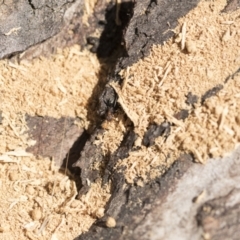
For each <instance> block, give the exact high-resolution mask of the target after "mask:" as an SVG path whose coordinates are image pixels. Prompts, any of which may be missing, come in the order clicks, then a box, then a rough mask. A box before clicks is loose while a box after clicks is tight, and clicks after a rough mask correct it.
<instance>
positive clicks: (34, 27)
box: [0, 0, 83, 58]
mask: <svg viewBox="0 0 240 240" xmlns="http://www.w3.org/2000/svg"><path fill="white" fill-rule="evenodd" d="M82 4H83V1H82V0H78V1H72V0H61V1H57V0H54V1H49V0H43V1H35V0H31V1H26V0H20V1H19V0H6V1H2V3H1V5H0V11H1V17H0V22H1V27H0V33H1V34H0V46H1V47H0V58H3V57H5V56H9V55H11V54H14V53H18V52H22V51H24V50H26V49H27V48H28V47H30V46H33V45H35V44H37V43H40V42H42V41H44V40H46V39H48V38H50V37H52V36H54V35H56V34H57V33H58V32H59V31H60V30H61V29H62V28H63V26H64V25H65V24H66V23H67V22H69V21H70V19H71V18H72V17H73V14H74V12H75V11H76V10H77V8H82Z"/></svg>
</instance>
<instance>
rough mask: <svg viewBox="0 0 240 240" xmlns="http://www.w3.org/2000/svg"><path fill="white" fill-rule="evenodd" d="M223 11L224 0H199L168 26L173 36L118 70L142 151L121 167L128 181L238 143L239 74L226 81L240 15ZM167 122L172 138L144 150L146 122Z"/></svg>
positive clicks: (235, 57)
mask: <svg viewBox="0 0 240 240" xmlns="http://www.w3.org/2000/svg"><path fill="white" fill-rule="evenodd" d="M225 6H226V1H224V0H221V1H219V0H216V1H201V2H200V3H199V5H198V6H197V7H196V8H195V9H193V10H192V11H191V12H190V13H189V14H187V15H186V16H185V17H183V18H182V19H180V20H179V25H178V27H177V28H176V29H170V31H174V32H175V37H173V38H172V39H170V40H169V41H167V42H165V43H164V44H163V45H155V46H153V47H152V50H151V52H150V55H149V56H148V57H146V58H144V59H142V60H140V61H138V62H137V63H136V64H134V65H132V66H130V67H128V68H127V69H124V70H122V71H121V76H122V79H123V82H122V86H119V85H118V84H116V83H111V86H112V87H113V88H114V89H115V91H116V92H117V94H118V96H119V100H118V102H119V104H120V105H121V106H122V109H123V110H124V112H125V113H126V115H127V116H128V117H129V119H130V120H131V121H132V123H133V124H134V131H135V132H136V133H137V134H138V135H139V139H138V140H137V141H138V143H136V145H138V146H139V150H138V151H136V152H135V151H134V152H131V153H130V155H129V157H128V158H126V159H124V160H122V161H121V163H119V164H118V166H119V165H120V166H125V167H126V170H125V176H126V179H127V181H128V182H129V183H133V182H137V183H140V185H141V184H142V181H143V182H145V181H148V180H149V179H153V178H155V177H156V176H159V175H160V174H162V173H163V172H164V171H165V170H166V169H167V168H169V167H170V166H171V164H172V163H173V162H174V161H175V160H176V159H177V158H178V157H179V156H180V155H181V153H184V152H187V153H192V154H193V155H194V156H195V160H196V161H198V162H201V163H205V162H206V160H207V159H208V158H209V157H221V156H223V155H224V154H226V153H228V152H231V151H232V150H234V148H235V147H236V146H237V145H238V143H239V140H240V139H239V137H240V133H239V117H238V113H239V106H240V101H239V97H238V96H239V95H238V94H237V92H239V91H240V88H239V87H240V86H239V84H238V82H237V81H238V80H239V77H237V76H235V78H234V79H231V80H229V83H227V84H225V85H224V82H225V80H226V79H227V78H228V77H229V75H231V74H233V73H234V72H236V71H237V69H239V66H240V18H239V15H240V10H237V11H235V12H233V13H221V10H222V9H224V7H225ZM237 79H238V80H237ZM219 84H222V85H223V86H224V89H223V90H221V91H220V93H219V94H217V96H216V97H213V98H210V99H207V100H206V101H205V102H204V104H203V105H202V101H201V97H202V96H203V95H204V94H205V93H206V92H207V91H208V90H210V89H212V88H213V87H216V86H217V85H219ZM190 92H191V93H192V94H193V95H197V96H198V99H199V100H198V102H197V103H195V104H193V105H191V104H188V103H187V101H186V100H187V98H186V96H187V95H188V93H190ZM182 109H185V110H188V112H189V113H190V117H189V118H187V119H186V120H185V121H184V120H179V119H176V118H175V117H174V115H175V114H177V113H179V112H180V111H181V110H182ZM164 121H168V122H170V123H171V124H172V126H171V133H170V135H169V136H168V137H167V138H166V137H159V138H157V139H156V141H155V145H154V146H151V147H149V148H146V147H144V146H141V144H139V143H140V142H141V141H142V139H143V136H144V133H145V132H146V130H147V128H148V126H149V124H151V123H156V124H161V123H162V122H164ZM110 131H113V129H110ZM106 141H107V139H106ZM118 166H117V167H118Z"/></svg>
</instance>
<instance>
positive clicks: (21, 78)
mask: <svg viewBox="0 0 240 240" xmlns="http://www.w3.org/2000/svg"><path fill="white" fill-rule="evenodd" d="M104 69H105V66H104V65H101V64H100V63H99V61H98V60H97V58H96V56H95V55H93V54H91V53H90V52H88V51H80V48H79V46H73V47H71V48H68V49H65V50H59V52H58V53H57V54H56V55H54V56H52V57H50V58H48V59H47V58H39V59H35V60H34V61H33V62H22V63H21V64H16V63H12V62H9V61H7V60H1V61H0V86H1V103H0V113H1V118H0V141H1V145H0V189H1V196H0V206H1V213H0V239H44V240H45V239H46V240H49V239H52V240H57V239H58V240H61V239H62V240H65V239H70V240H72V239H74V238H75V237H77V236H78V235H80V234H81V233H83V232H85V231H87V230H88V229H89V227H90V226H91V225H92V223H93V222H94V221H95V220H96V219H97V218H98V217H101V216H102V215H103V214H104V207H105V204H106V202H107V201H108V199H109V197H110V186H109V185H106V186H105V187H104V188H102V187H101V184H100V183H99V182H96V183H92V184H91V189H90V191H89V192H88V193H87V194H86V195H84V196H82V197H81V198H79V199H75V198H76V197H77V189H76V184H75V181H74V179H72V178H71V177H69V176H66V175H65V174H62V173H60V172H59V171H58V169H56V168H55V167H54V166H53V165H52V162H51V161H50V160H49V159H47V158H40V157H39V158H38V159H37V158H36V157H35V156H32V155H31V154H29V153H26V151H25V149H26V148H27V147H29V146H31V145H33V144H35V142H34V141H33V140H31V139H30V140H29V139H28V136H27V134H26V132H27V131H28V127H27V124H26V122H25V114H26V113H27V114H30V115H33V116H34V115H41V116H45V115H47V116H52V117H55V118H60V117H62V116H71V117H79V118H81V119H82V124H81V126H80V127H85V128H87V127H88V125H89V118H88V117H89V115H90V112H87V107H88V104H89V103H88V101H89V99H91V97H92V94H98V91H99V89H98V87H99V86H97V83H98V81H99V79H100V80H101V81H104V80H105V75H104V74H105V73H104ZM100 70H101V73H102V75H100V74H99V72H100ZM95 99H96V98H95ZM90 104H91V107H92V106H93V105H94V102H91V103H90ZM87 114H88V116H87Z"/></svg>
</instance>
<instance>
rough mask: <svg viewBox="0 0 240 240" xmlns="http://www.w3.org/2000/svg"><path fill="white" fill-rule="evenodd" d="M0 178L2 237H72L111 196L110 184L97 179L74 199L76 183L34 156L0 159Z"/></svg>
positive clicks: (87, 223) (84, 228)
mask: <svg viewBox="0 0 240 240" xmlns="http://www.w3.org/2000/svg"><path fill="white" fill-rule="evenodd" d="M6 154H9V153H6ZM28 155H29V154H28ZM7 156H8V155H7ZM0 178H1V181H0V184H1V197H0V202H1V220H0V226H1V227H2V231H0V235H1V239H73V238H74V237H76V236H78V235H79V234H81V233H82V232H85V231H87V230H88V228H89V227H90V226H91V224H92V223H93V222H94V221H95V220H96V218H97V216H96V213H97V211H98V209H102V208H103V207H104V205H105V202H106V201H107V200H108V199H109V197H110V194H109V191H110V189H109V186H106V187H105V189H102V188H101V184H100V183H98V182H97V183H92V186H91V189H90V191H89V192H88V193H87V194H86V195H85V196H83V197H81V198H80V199H76V197H77V194H78V193H77V189H76V186H75V182H74V181H73V180H72V179H70V178H69V177H68V176H65V175H63V174H61V173H59V171H58V170H57V169H55V167H54V166H53V165H52V163H51V162H50V161H49V160H48V159H38V160H36V158H35V157H34V156H22V157H20V156H19V154H18V156H17V157H16V156H15V157H11V160H7V159H6V160H5V161H1V165H0Z"/></svg>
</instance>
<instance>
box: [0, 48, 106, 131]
mask: <svg viewBox="0 0 240 240" xmlns="http://www.w3.org/2000/svg"><path fill="white" fill-rule="evenodd" d="M100 67H102V68H104V66H103V65H102V66H100V63H99V61H98V60H97V57H96V56H95V55H94V54H92V53H89V52H88V51H80V48H79V46H77V45H76V46H74V47H71V48H69V49H65V50H63V51H59V53H58V54H56V55H54V56H52V57H50V58H48V59H47V58H43V57H42V58H38V59H34V60H33V62H32V63H28V62H22V63H21V64H20V65H18V64H14V63H11V62H7V61H1V62H0V86H1V90H2V91H1V99H4V101H2V102H1V106H0V110H1V111H3V112H4V114H6V115H8V116H9V117H11V118H13V117H14V116H13V114H14V113H18V112H24V113H28V114H30V115H36V114H37V115H40V116H45V115H47V116H51V117H60V116H70V117H79V118H81V119H82V123H83V127H85V128H87V127H88V124H89V119H87V106H88V101H89V98H90V97H91V95H92V93H93V89H94V88H95V87H96V88H98V86H97V83H98V80H99V79H104V78H105V76H101V75H99V71H100ZM101 72H104V71H101ZM96 93H97V89H96Z"/></svg>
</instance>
